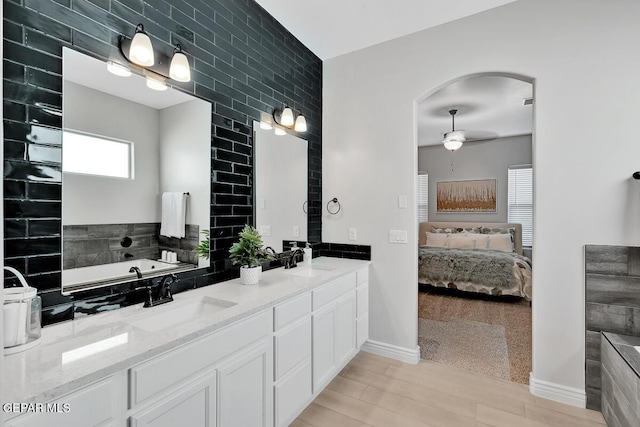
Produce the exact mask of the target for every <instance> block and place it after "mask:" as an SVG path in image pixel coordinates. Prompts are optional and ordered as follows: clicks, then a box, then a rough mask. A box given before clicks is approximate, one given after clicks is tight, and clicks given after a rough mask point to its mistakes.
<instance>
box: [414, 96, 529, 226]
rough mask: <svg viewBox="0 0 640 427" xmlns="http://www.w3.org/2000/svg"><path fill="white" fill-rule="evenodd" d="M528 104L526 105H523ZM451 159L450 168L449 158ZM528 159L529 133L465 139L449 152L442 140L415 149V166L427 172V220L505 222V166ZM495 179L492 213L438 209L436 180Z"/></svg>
mask: <svg viewBox="0 0 640 427" xmlns="http://www.w3.org/2000/svg"><path fill="white" fill-rule="evenodd" d="M527 108H529V107H527ZM452 160H453V171H452V170H451V161H452ZM530 163H531V135H522V136H512V137H507V138H499V139H490V140H486V141H477V142H469V143H466V144H464V146H463V147H462V148H461V149H460V150H458V151H456V152H454V153H453V155H452V154H451V152H450V151H448V150H447V149H445V148H444V147H443V146H442V144H438V145H430V146H426V147H420V148H419V149H418V170H419V171H426V172H428V173H429V221H463V222H465V221H471V222H474V221H475V222H507V214H508V212H507V193H508V190H509V185H508V184H509V181H508V179H507V176H508V168H509V166H512V165H524V164H530ZM478 179H495V180H496V181H497V182H496V190H497V200H496V205H497V206H496V212H494V213H446V212H445V213H438V212H437V210H436V195H437V183H438V182H441V181H466V180H478Z"/></svg>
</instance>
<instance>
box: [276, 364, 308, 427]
mask: <svg viewBox="0 0 640 427" xmlns="http://www.w3.org/2000/svg"><path fill="white" fill-rule="evenodd" d="M274 394H275V412H276V414H275V416H276V417H275V418H276V426H287V425H289V423H290V422H291V421H293V419H294V418H295V417H296V416H297V415H298V414H299V413H300V412H302V409H304V407H303V405H305V404H306V403H307V402H308V401H309V399H310V398H311V359H307V361H306V362H305V363H304V364H302V365H301V366H299V367H298V368H297V369H296V370H295V371H294V372H292V373H291V375H288V376H287V377H286V378H285V379H283V380H282V382H280V383H279V384H278V385H276V386H275V387H274Z"/></svg>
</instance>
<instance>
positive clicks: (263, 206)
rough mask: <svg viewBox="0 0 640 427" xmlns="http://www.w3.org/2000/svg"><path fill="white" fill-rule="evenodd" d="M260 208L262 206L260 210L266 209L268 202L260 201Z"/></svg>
mask: <svg viewBox="0 0 640 427" xmlns="http://www.w3.org/2000/svg"><path fill="white" fill-rule="evenodd" d="M258 206H260V209H266V208H267V201H266V200H265V199H258Z"/></svg>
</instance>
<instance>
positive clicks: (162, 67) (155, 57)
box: [119, 24, 191, 90]
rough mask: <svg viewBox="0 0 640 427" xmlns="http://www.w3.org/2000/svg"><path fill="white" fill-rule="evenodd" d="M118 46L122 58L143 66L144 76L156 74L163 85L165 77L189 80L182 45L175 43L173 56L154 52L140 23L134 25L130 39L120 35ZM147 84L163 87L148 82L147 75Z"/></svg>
mask: <svg viewBox="0 0 640 427" xmlns="http://www.w3.org/2000/svg"><path fill="white" fill-rule="evenodd" d="M119 47H120V53H121V54H122V56H123V57H124V59H126V60H127V61H129V62H131V63H132V64H135V65H138V66H141V67H143V68H144V70H145V73H144V74H145V75H146V76H148V75H149V74H154V75H156V76H158V79H159V80H161V81H162V82H163V85H164V81H165V80H166V79H173V80H175V81H178V82H185V83H186V82H189V81H191V66H190V65H189V58H188V57H187V55H186V54H185V52H184V51H183V50H182V46H181V45H180V44H176V46H175V48H174V49H173V56H167V55H165V54H163V53H162V52H155V51H154V50H153V46H152V45H151V39H150V38H149V36H148V35H147V33H145V31H144V26H143V25H142V24H138V25H136V32H135V34H134V35H133V38H132V39H128V38H127V37H124V36H121V37H120V39H119ZM158 79H156V80H158ZM147 86H149V87H152V86H154V87H152V89H156V90H164V88H162V89H160V86H159V85H154V83H149V80H148V77H147ZM165 86H166V85H165Z"/></svg>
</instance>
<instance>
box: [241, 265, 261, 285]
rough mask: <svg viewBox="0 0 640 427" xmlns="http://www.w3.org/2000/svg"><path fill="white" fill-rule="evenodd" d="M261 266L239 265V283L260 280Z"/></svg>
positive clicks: (244, 283)
mask: <svg viewBox="0 0 640 427" xmlns="http://www.w3.org/2000/svg"><path fill="white" fill-rule="evenodd" d="M261 275H262V266H261V265H259V266H257V267H240V283H242V284H243V285H255V284H256V283H258V282H259V281H260V276H261Z"/></svg>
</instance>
